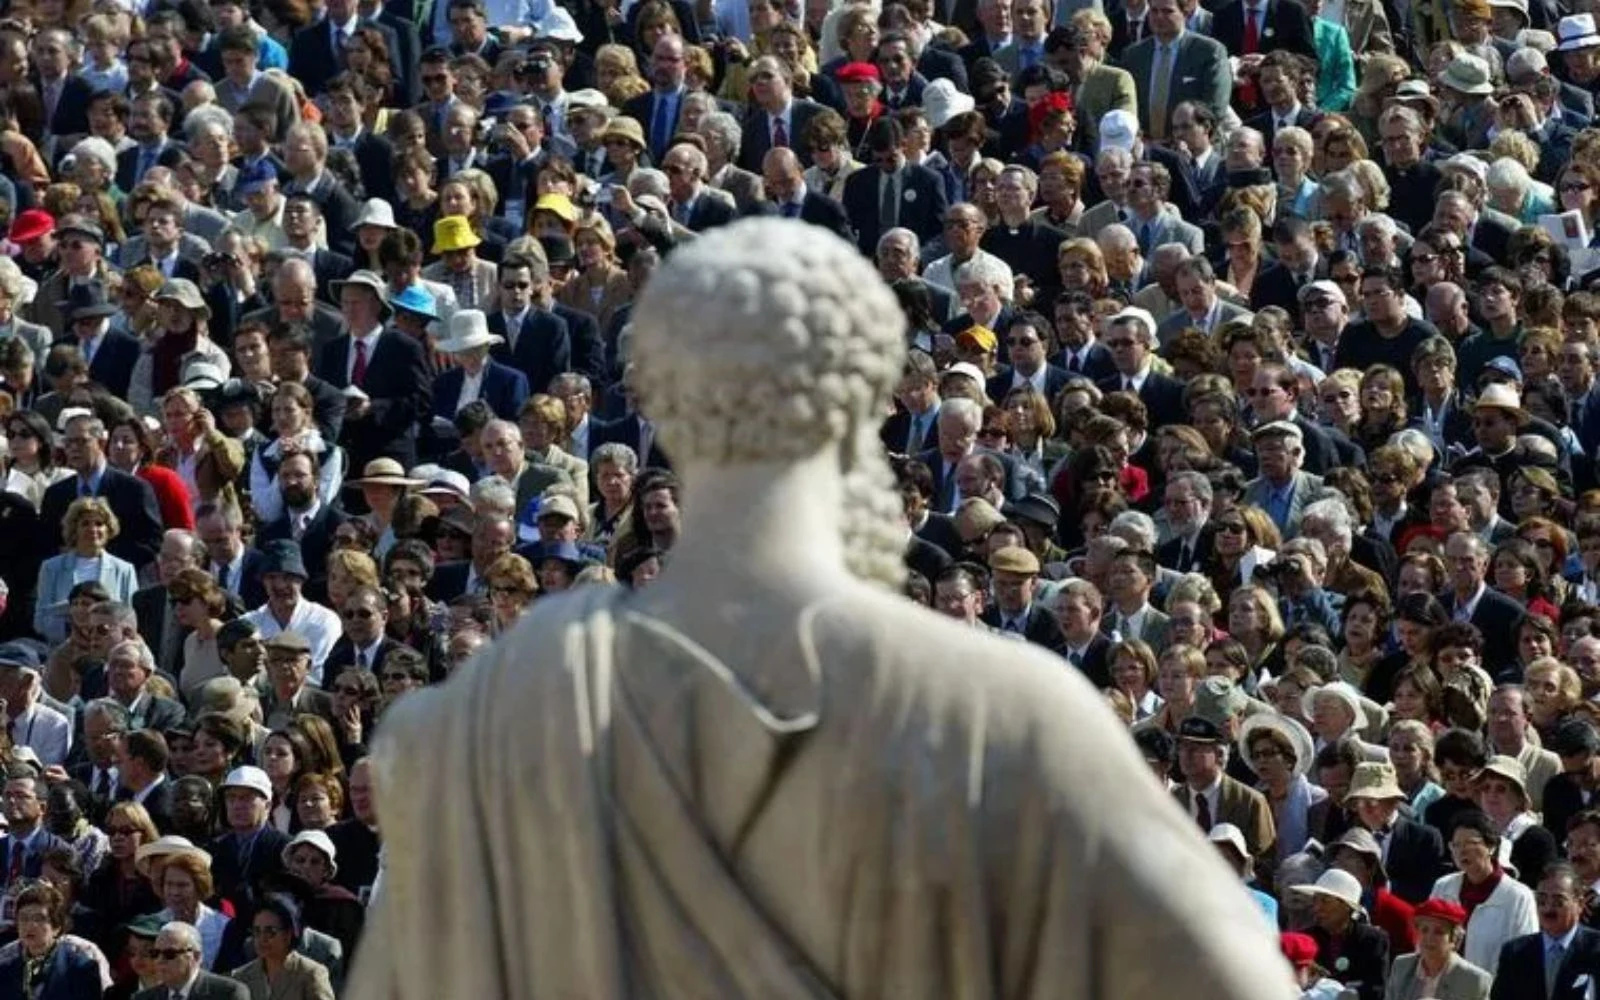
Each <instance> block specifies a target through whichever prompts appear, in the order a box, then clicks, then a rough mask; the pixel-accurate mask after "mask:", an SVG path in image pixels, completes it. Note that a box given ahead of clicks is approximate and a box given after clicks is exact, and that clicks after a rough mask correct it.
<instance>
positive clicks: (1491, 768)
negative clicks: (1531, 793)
mask: <svg viewBox="0 0 1600 1000" xmlns="http://www.w3.org/2000/svg"><path fill="white" fill-rule="evenodd" d="M1490 775H1493V776H1495V777H1497V778H1504V779H1505V780H1507V781H1509V782H1511V783H1512V784H1513V785H1516V786H1517V791H1518V792H1521V793H1522V801H1523V802H1527V801H1528V772H1527V771H1526V770H1525V769H1524V768H1523V766H1522V764H1521V763H1520V762H1519V761H1518V760H1517V759H1516V758H1515V757H1506V756H1499V757H1490V758H1489V763H1487V764H1485V765H1483V769H1482V770H1481V771H1479V772H1478V778H1477V780H1479V781H1482V780H1483V779H1484V778H1487V777H1489V776H1490Z"/></svg>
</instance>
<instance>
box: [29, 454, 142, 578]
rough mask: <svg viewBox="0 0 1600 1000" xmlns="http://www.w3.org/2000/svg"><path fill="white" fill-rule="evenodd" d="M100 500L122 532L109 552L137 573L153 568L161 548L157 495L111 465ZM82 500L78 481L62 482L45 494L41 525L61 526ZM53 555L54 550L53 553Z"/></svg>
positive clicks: (106, 470)
mask: <svg viewBox="0 0 1600 1000" xmlns="http://www.w3.org/2000/svg"><path fill="white" fill-rule="evenodd" d="M99 496H100V497H101V498H102V499H104V500H105V501H106V503H107V504H109V505H110V506H111V513H113V514H115V515H117V521H118V522H120V523H121V525H122V530H121V531H120V532H118V533H117V537H115V538H113V539H112V540H111V541H110V542H109V543H107V545H106V551H107V552H109V553H111V554H112V555H114V556H116V557H117V558H118V559H123V560H126V561H127V562H130V563H132V564H133V565H134V568H135V569H142V568H143V567H145V566H147V565H149V564H150V562H151V561H152V560H154V559H155V557H156V552H157V551H159V550H160V548H161V534H162V532H163V531H164V530H165V529H164V528H163V527H162V522H161V508H160V507H159V506H158V505H157V504H156V492H155V490H153V489H151V488H150V484H149V483H147V482H145V481H144V480H143V479H140V478H139V477H138V476H130V475H128V474H127V473H126V472H123V471H121V470H120V469H113V468H112V467H111V466H109V465H107V466H106V468H105V472H104V473H103V474H102V476H101V479H100V492H99ZM76 499H78V477H77V476H71V477H69V478H67V479H63V480H61V482H59V483H56V484H55V485H54V486H51V487H50V488H49V489H47V490H45V491H44V502H43V503H41V504H40V505H39V521H40V523H41V524H45V525H57V524H60V523H61V522H62V521H63V520H65V519H66V516H67V508H68V507H70V506H71V505H72V501H74V500H76ZM52 551H53V549H52Z"/></svg>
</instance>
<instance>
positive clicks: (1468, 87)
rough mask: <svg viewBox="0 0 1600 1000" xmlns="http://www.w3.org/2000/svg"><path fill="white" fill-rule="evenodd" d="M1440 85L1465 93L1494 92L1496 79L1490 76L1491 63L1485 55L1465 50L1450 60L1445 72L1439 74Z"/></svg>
mask: <svg viewBox="0 0 1600 1000" xmlns="http://www.w3.org/2000/svg"><path fill="white" fill-rule="evenodd" d="M1439 86H1441V87H1449V88H1450V89H1451V90H1454V91H1458V92H1460V93H1463V94H1473V95H1480V94H1492V93H1494V81H1493V80H1492V79H1490V76H1489V64H1488V63H1486V62H1484V61H1483V57H1481V56H1475V55H1473V54H1472V53H1470V52H1463V53H1461V54H1460V55H1458V56H1456V57H1455V58H1454V59H1452V60H1450V64H1449V65H1448V66H1446V67H1445V68H1444V72H1443V73H1440V74H1439Z"/></svg>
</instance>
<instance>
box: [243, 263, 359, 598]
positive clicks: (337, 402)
mask: <svg viewBox="0 0 1600 1000" xmlns="http://www.w3.org/2000/svg"><path fill="white" fill-rule="evenodd" d="M283 267H284V268H290V267H297V268H302V269H304V270H305V271H306V273H307V277H308V279H309V274H310V266H309V265H308V264H306V262H305V261H302V260H291V261H286V262H285V263H284V264H283ZM297 294H308V295H309V293H297ZM273 308H274V309H277V310H282V309H283V308H284V307H283V305H282V304H281V303H280V304H279V305H278V306H275V307H273ZM317 308H319V309H320V308H322V307H321V306H318V307H317ZM334 319H335V320H337V321H338V324H339V325H338V326H336V327H334V329H335V330H342V329H344V321H343V320H342V319H339V318H338V314H337V313H335V314H334ZM249 322H251V323H254V322H257V321H256V320H250V321H249ZM335 336H337V334H335ZM268 344H269V347H270V349H271V351H272V374H273V377H274V378H276V379H277V380H278V382H279V384H280V385H281V384H283V383H285V382H298V383H299V384H300V385H302V386H304V387H305V390H306V392H308V393H310V394H311V419H312V422H313V423H315V424H316V425H317V431H318V433H320V434H321V435H322V439H323V440H324V441H337V440H339V432H340V431H341V430H342V429H343V428H344V415H345V411H346V410H347V409H349V403H350V400H349V397H347V396H345V395H344V394H343V393H342V392H340V391H339V390H338V389H336V388H334V387H333V386H332V385H330V384H329V383H328V382H326V381H324V380H322V379H320V378H318V377H317V376H315V375H313V374H311V354H312V350H313V347H312V340H311V335H310V331H309V328H308V327H306V326H304V325H301V324H298V323H288V324H285V325H281V326H276V327H274V328H273V329H272V335H271V338H270V339H269V341H268ZM264 417H265V415H264ZM247 603H248V602H247Z"/></svg>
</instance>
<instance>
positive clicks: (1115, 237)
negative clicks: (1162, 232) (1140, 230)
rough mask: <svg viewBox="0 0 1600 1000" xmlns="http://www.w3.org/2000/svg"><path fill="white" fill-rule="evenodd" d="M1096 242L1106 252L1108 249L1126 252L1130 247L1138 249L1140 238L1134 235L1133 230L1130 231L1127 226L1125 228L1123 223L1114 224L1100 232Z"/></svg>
mask: <svg viewBox="0 0 1600 1000" xmlns="http://www.w3.org/2000/svg"><path fill="white" fill-rule="evenodd" d="M1095 242H1096V243H1098V244H1099V245H1100V249H1101V250H1105V249H1106V248H1107V247H1112V248H1116V249H1122V250H1126V249H1128V248H1129V247H1133V248H1135V249H1137V248H1138V246H1139V237H1137V236H1135V235H1133V230H1131V229H1129V228H1128V227H1127V226H1124V225H1123V224H1122V223H1120V222H1113V223H1112V224H1111V225H1109V226H1107V227H1105V228H1104V229H1102V230H1100V235H1099V236H1096V237H1095Z"/></svg>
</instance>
